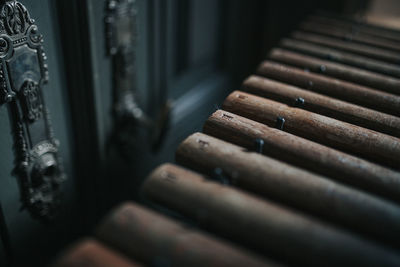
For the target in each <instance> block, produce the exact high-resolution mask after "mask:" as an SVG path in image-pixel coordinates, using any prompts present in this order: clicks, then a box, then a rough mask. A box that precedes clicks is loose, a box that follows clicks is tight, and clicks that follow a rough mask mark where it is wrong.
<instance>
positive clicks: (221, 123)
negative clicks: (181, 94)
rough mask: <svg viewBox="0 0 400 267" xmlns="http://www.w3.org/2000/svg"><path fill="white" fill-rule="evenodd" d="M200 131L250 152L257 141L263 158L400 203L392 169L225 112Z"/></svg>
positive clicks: (399, 177) (399, 186)
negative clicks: (261, 149) (260, 146)
mask: <svg viewBox="0 0 400 267" xmlns="http://www.w3.org/2000/svg"><path fill="white" fill-rule="evenodd" d="M203 131H204V133H206V134H208V135H212V136H215V137H217V138H220V139H223V140H226V141H228V142H231V143H234V144H237V145H239V146H242V147H245V148H247V149H250V150H253V149H254V140H255V139H257V138H260V139H262V140H263V141H264V149H263V153H264V154H265V155H268V156H270V157H273V158H276V159H279V160H281V161H284V162H287V163H290V164H293V165H295V166H299V167H301V168H306V169H309V170H312V171H313V172H316V173H319V174H322V175H325V176H328V177H331V178H333V179H337V180H339V181H342V182H344V183H347V184H351V185H354V186H356V187H359V188H362V189H364V190H366V191H368V192H373V193H375V194H379V195H381V196H384V197H385V198H389V199H393V200H395V201H397V202H400V173H399V172H396V171H393V170H391V169H388V168H384V167H382V166H379V165H376V164H373V163H371V162H368V161H365V160H363V159H360V158H357V157H354V156H351V155H349V154H346V153H343V152H340V151H338V150H335V149H332V148H329V147H326V146H323V145H320V144H318V143H315V142H312V141H309V140H306V139H304V138H301V137H298V136H295V135H292V134H290V133H286V132H284V131H280V130H278V129H274V128H271V127H268V126H266V125H264V124H261V123H258V122H255V121H253V120H250V119H247V118H244V117H242V116H239V115H236V114H233V113H230V112H227V111H224V110H217V111H216V112H214V114H212V115H211V116H210V117H209V118H208V120H207V121H206V123H205V124H204V128H203Z"/></svg>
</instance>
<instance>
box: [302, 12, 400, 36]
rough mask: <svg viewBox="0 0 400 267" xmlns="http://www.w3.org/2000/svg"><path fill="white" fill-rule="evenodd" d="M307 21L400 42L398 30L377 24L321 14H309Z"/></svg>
mask: <svg viewBox="0 0 400 267" xmlns="http://www.w3.org/2000/svg"><path fill="white" fill-rule="evenodd" d="M307 21H309V22H313V23H321V24H324V25H329V26H335V27H341V28H343V29H345V30H347V31H348V32H355V31H356V32H360V33H365V34H369V35H372V36H376V37H380V38H385V39H387V40H392V41H396V42H400V31H397V30H394V29H389V28H386V27H381V26H378V25H372V24H367V23H363V22H362V21H349V20H343V19H339V18H333V17H328V16H323V15H311V16H309V17H308V18H307Z"/></svg>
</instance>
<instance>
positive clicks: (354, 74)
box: [269, 48, 400, 95]
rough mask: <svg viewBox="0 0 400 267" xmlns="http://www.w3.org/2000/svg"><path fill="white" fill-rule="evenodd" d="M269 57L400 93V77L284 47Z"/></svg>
mask: <svg viewBox="0 0 400 267" xmlns="http://www.w3.org/2000/svg"><path fill="white" fill-rule="evenodd" d="M269 58H270V59H272V60H274V61H278V62H281V63H284V64H288V65H291V66H295V67H299V68H303V69H308V70H309V71H311V72H316V73H321V74H323V75H326V76H330V77H335V78H338V79H342V80H344V81H349V82H353V83H355V84H361V85H365V86H368V87H371V88H374V89H377V90H379V91H384V92H387V93H391V94H396V95H399V94H400V79H397V78H393V77H390V76H387V75H382V74H379V73H375V72H372V71H366V70H362V69H359V68H355V67H351V66H347V65H344V64H339V63H335V62H332V61H329V60H323V59H318V58H315V57H311V56H307V55H302V54H300V53H296V52H291V51H288V50H284V49H279V48H275V49H273V50H271V52H270V53H269ZM399 69H400V68H399Z"/></svg>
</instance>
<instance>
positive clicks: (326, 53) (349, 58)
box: [279, 38, 400, 78]
mask: <svg viewBox="0 0 400 267" xmlns="http://www.w3.org/2000/svg"><path fill="white" fill-rule="evenodd" d="M279 45H280V46H281V47H282V48H285V49H290V50H294V51H297V52H301V53H304V54H307V55H311V56H315V57H319V58H323V59H329V60H332V61H334V62H338V63H342V64H347V65H350V66H354V67H357V68H362V69H365V70H369V71H373V72H376V73H381V74H385V75H389V76H393V77H397V78H400V67H399V65H395V64H389V63H386V62H383V61H379V60H374V59H371V58H368V57H364V56H359V55H356V54H352V53H346V52H343V51H340V50H338V49H334V48H329V47H325V46H322V45H316V44H312V43H308V42H303V41H300V40H293V39H288V38H284V39H282V40H281V42H280V43H279Z"/></svg>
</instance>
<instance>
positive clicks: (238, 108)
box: [223, 91, 400, 169]
mask: <svg viewBox="0 0 400 267" xmlns="http://www.w3.org/2000/svg"><path fill="white" fill-rule="evenodd" d="M223 109H224V110H227V111H230V112H232V113H235V114H238V115H241V116H244V117H247V118H250V119H252V120H255V121H258V122H261V123H264V124H266V125H268V126H271V127H274V126H275V125H276V121H277V118H278V117H282V118H284V119H285V125H284V131H286V132H289V133H293V134H295V135H298V136H301V137H304V138H306V139H309V140H312V141H315V142H318V143H321V144H325V145H328V146H330V147H333V148H337V149H339V150H342V151H346V152H349V153H351V154H354V155H358V156H361V157H363V158H366V159H370V160H373V161H376V162H379V163H381V164H383V165H387V166H391V167H393V168H397V169H399V168H400V139H399V138H397V137H393V136H389V135H386V134H382V133H378V132H375V131H372V130H369V129H365V128H362V127H359V126H355V125H353V124H350V123H346V122H342V121H338V120H335V119H332V118H329V117H326V116H322V115H319V114H316V113H312V112H309V111H306V110H303V109H299V108H293V107H290V106H288V105H285V104H282V103H279V102H275V101H272V100H269V99H267V98H263V97H258V96H255V95H251V94H247V93H244V92H240V91H234V92H233V93H231V94H230V95H229V96H228V97H227V98H226V99H225V101H224V104H223Z"/></svg>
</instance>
